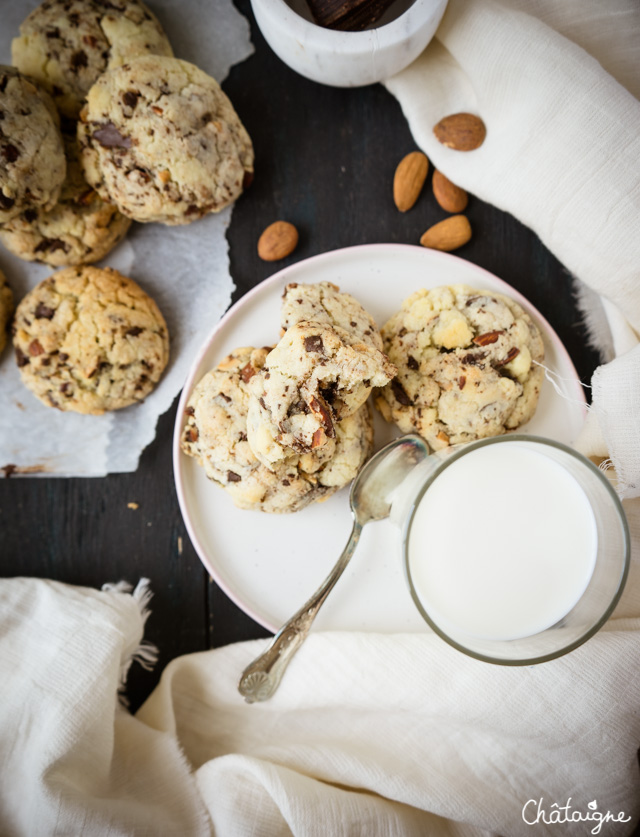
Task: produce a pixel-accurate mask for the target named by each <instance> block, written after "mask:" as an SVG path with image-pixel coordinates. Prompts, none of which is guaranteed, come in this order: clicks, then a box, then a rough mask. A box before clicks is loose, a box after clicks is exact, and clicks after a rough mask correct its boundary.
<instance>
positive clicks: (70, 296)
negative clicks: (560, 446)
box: [13, 266, 169, 415]
mask: <svg viewBox="0 0 640 837" xmlns="http://www.w3.org/2000/svg"><path fill="white" fill-rule="evenodd" d="M13 345H14V347H15V352H16V360H17V363H18V366H19V368H20V374H21V377H22V381H23V383H24V384H25V385H26V387H27V388H28V389H30V390H31V392H33V394H34V395H36V396H37V397H38V398H39V399H40V400H41V401H42V402H43V403H44V404H46V405H47V406H49V407H56V408H57V409H59V410H72V411H75V412H77V413H90V414H93V415H100V414H101V413H104V412H105V411H106V410H118V409H120V408H121V407H126V406H127V405H129V404H134V403H135V402H136V401H141V400H142V399H143V398H145V396H147V395H148V394H149V393H150V392H151V390H152V389H153V388H154V386H155V385H156V383H157V382H158V380H159V379H160V376H161V375H162V372H163V370H164V368H165V366H166V365H167V361H168V359H169V336H168V332H167V326H166V323H165V321H164V318H163V316H162V314H161V313H160V310H159V309H158V306H157V305H156V303H155V302H154V301H153V300H152V299H151V297H149V296H148V295H147V294H146V293H145V292H144V291H143V290H142V288H140V287H139V286H138V285H137V284H136V283H135V282H134V281H133V280H132V279H129V278H127V277H126V276H123V275H122V274H120V273H118V271H116V270H112V269H111V268H97V267H88V266H85V267H69V268H66V269H64V270H60V271H59V272H58V273H54V274H53V276H50V277H49V278H48V279H45V280H44V281H43V282H41V283H40V284H39V285H37V286H36V287H35V288H34V289H33V290H32V291H30V292H29V293H28V294H27V295H26V296H25V297H24V298H23V300H22V301H21V302H20V304H19V305H18V308H17V311H16V316H15V323H14V336H13Z"/></svg>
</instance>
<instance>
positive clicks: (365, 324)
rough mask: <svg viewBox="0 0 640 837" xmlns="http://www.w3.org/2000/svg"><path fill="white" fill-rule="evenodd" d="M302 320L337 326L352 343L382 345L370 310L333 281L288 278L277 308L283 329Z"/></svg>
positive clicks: (378, 347) (374, 346) (375, 347)
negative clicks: (279, 306) (293, 279)
mask: <svg viewBox="0 0 640 837" xmlns="http://www.w3.org/2000/svg"><path fill="white" fill-rule="evenodd" d="M303 321H306V322H315V323H326V324H327V325H330V326H338V327H339V328H342V329H344V331H345V332H347V333H349V334H351V335H352V341H353V342H354V343H366V344H368V345H369V346H373V348H374V349H379V350H381V349H382V337H381V336H380V331H379V329H378V326H377V325H376V321H375V320H374V319H373V317H372V316H371V314H369V312H368V311H366V310H365V309H364V308H363V307H362V305H360V303H359V302H358V300H357V299H355V298H354V297H352V296H351V294H347V293H343V292H342V291H340V288H339V287H338V286H337V285H334V284H333V283H332V282H317V283H315V284H310V285H305V284H299V283H297V282H291V283H290V284H289V285H287V286H286V287H285V289H284V293H283V295H282V309H281V311H280V325H281V326H282V330H283V332H285V331H287V329H289V328H291V326H294V325H296V324H297V323H300V322H303Z"/></svg>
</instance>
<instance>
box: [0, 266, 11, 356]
mask: <svg viewBox="0 0 640 837" xmlns="http://www.w3.org/2000/svg"><path fill="white" fill-rule="evenodd" d="M12 314H13V291H12V290H11V288H10V287H9V285H8V283H7V278H6V276H5V275H4V273H3V272H2V271H1V270H0V352H2V350H3V349H4V347H5V346H6V345H7V327H8V325H9V322H10V320H11V315H12Z"/></svg>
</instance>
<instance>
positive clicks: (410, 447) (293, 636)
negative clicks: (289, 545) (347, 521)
mask: <svg viewBox="0 0 640 837" xmlns="http://www.w3.org/2000/svg"><path fill="white" fill-rule="evenodd" d="M427 455H428V448H427V444H426V442H425V441H424V440H423V439H422V438H421V437H420V436H417V435H414V434H410V435H407V436H401V437H400V438H398V439H394V440H393V441H392V442H390V443H389V444H388V445H385V447H383V448H382V449H381V450H379V451H378V453H376V454H375V456H373V457H371V459H370V460H369V461H368V462H367V463H366V464H365V465H364V466H363V468H362V470H361V471H360V473H359V474H358V476H357V477H356V478H355V480H354V481H353V484H352V486H351V493H350V494H349V502H350V504H351V513H352V515H353V529H352V530H351V535H350V536H349V540H348V541H347V545H346V546H345V548H344V550H343V552H342V555H341V556H340V558H338V562H337V563H336V565H335V567H334V568H333V569H332V570H331V572H330V573H329V575H328V576H327V577H326V578H325V580H324V581H323V582H322V584H321V585H320V587H319V588H318V590H317V591H316V592H315V593H314V594H313V596H311V598H310V599H309V600H308V601H307V602H306V603H305V604H303V605H302V607H301V608H300V610H298V612H297V613H295V614H294V615H293V616H292V617H291V619H289V621H288V622H287V623H286V624H284V625H283V626H282V628H280V630H279V631H278V633H277V634H276V635H275V636H274V638H273V641H272V642H271V644H270V645H269V647H268V648H267V650H266V651H265V652H264V653H263V654H261V655H260V656H259V657H257V658H256V659H255V660H254V661H253V662H252V663H250V664H249V665H248V666H247V667H246V668H245V670H244V671H243V672H242V677H241V678H240V682H239V683H238V691H239V692H240V694H241V695H242V696H243V697H244V699H245V700H246V701H247V703H254V702H255V701H263V700H268V699H269V698H270V697H271V695H273V693H274V692H275V690H276V689H277V688H278V685H279V684H280V680H281V679H282V675H283V674H284V672H285V669H286V668H287V666H288V665H289V662H290V660H291V659H292V657H293V655H294V654H295V653H296V651H297V650H298V648H300V646H301V645H302V643H303V642H304V641H305V639H306V637H307V634H308V633H309V629H310V628H311V625H312V623H313V620H314V619H315V618H316V615H317V613H318V611H319V610H320V608H321V607H322V605H323V603H324V601H325V599H326V598H327V596H328V595H329V593H330V592H331V590H332V589H333V587H334V586H335V584H336V582H337V581H338V579H339V578H340V576H341V575H342V573H343V572H344V569H345V567H346V566H347V564H348V563H349V561H350V559H351V556H352V555H353V553H354V552H355V549H356V546H357V545H358V541H359V540H360V533H361V532H362V527H363V526H364V525H365V524H366V523H369V521H371V520H382V519H383V518H385V517H388V516H389V513H390V511H391V505H392V502H393V496H392V495H393V492H394V491H395V490H396V489H397V488H398V487H399V486H400V485H401V483H402V482H403V481H404V479H405V478H406V477H407V476H408V474H409V473H410V472H411V471H412V470H413V468H415V466H416V465H417V464H418V463H419V462H421V461H422V460H423V459H425V457H426V456H427Z"/></svg>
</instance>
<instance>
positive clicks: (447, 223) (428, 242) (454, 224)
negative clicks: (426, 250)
mask: <svg viewBox="0 0 640 837" xmlns="http://www.w3.org/2000/svg"><path fill="white" fill-rule="evenodd" d="M470 238H471V225H470V224H469V220H468V218H467V216H466V215H452V216H451V217H450V218H445V219H444V221H440V223H439V224H434V225H433V226H432V227H429V229H428V230H427V231H426V233H424V234H423V236H422V238H421V239H420V244H422V246H423V247H430V248H431V249H432V250H447V251H449V250H456V249H457V248H458V247H462V245H463V244H466V243H467V241H469V239H470Z"/></svg>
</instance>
